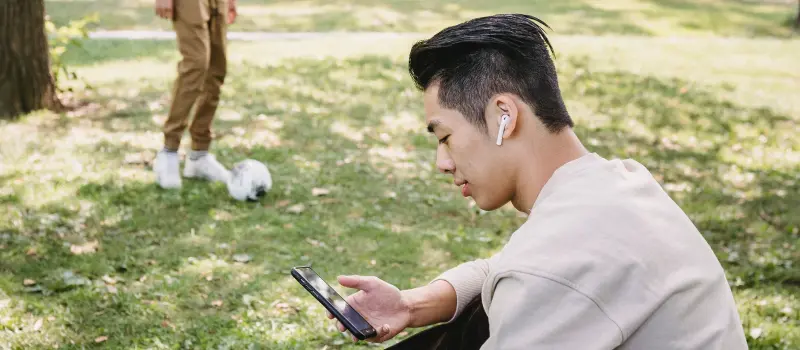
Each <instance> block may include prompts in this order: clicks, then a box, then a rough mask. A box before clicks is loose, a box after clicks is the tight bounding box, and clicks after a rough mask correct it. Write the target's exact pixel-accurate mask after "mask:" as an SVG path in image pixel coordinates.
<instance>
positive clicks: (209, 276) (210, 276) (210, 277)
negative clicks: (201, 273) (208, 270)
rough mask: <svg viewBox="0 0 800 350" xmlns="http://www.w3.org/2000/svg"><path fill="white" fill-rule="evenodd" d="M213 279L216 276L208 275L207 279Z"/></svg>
mask: <svg viewBox="0 0 800 350" xmlns="http://www.w3.org/2000/svg"><path fill="white" fill-rule="evenodd" d="M213 279H214V276H212V275H208V276H206V281H211V280H213Z"/></svg>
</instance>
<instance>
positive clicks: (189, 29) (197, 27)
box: [155, 0, 211, 188]
mask: <svg viewBox="0 0 800 350" xmlns="http://www.w3.org/2000/svg"><path fill="white" fill-rule="evenodd" d="M205 3H206V2H205V1H203V0H184V1H179V2H177V4H176V8H175V19H174V20H173V22H172V23H173V28H174V30H175V34H176V37H177V44H178V50H179V51H180V53H181V56H182V59H181V61H180V62H179V63H178V76H177V78H176V79H175V82H174V85H173V89H172V104H171V105H170V108H169V113H168V115H167V120H166V121H165V122H164V125H163V133H164V149H163V150H161V151H160V152H159V153H158V156H157V158H156V167H155V171H156V174H157V178H158V183H159V185H161V187H164V188H178V187H180V186H181V178H180V169H179V168H180V160H179V158H178V153H177V152H178V148H179V147H180V143H181V138H182V136H183V132H184V131H185V130H186V127H187V125H188V120H189V118H190V115H189V114H190V113H191V110H192V107H193V106H194V104H195V102H196V101H197V99H198V97H200V94H201V93H202V90H203V83H204V81H205V77H206V74H207V72H208V68H209V61H210V51H211V50H210V46H211V39H210V36H209V31H208V9H207V8H205Z"/></svg>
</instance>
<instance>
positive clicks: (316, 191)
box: [311, 187, 331, 197]
mask: <svg viewBox="0 0 800 350" xmlns="http://www.w3.org/2000/svg"><path fill="white" fill-rule="evenodd" d="M330 193H331V190H329V189H327V188H319V187H314V188H312V189H311V195H312V196H314V197H319V196H325V195H327V194H330Z"/></svg>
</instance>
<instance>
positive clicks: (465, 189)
mask: <svg viewBox="0 0 800 350" xmlns="http://www.w3.org/2000/svg"><path fill="white" fill-rule="evenodd" d="M461 195H462V196H464V197H469V196H470V195H472V192H470V190H469V183H468V182H465V183H464V184H463V185H461Z"/></svg>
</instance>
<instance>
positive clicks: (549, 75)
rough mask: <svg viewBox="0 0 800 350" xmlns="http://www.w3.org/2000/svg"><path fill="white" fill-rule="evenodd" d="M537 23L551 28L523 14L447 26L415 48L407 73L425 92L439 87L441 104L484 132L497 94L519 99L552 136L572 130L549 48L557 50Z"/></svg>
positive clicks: (410, 56) (480, 19) (418, 43)
mask: <svg viewBox="0 0 800 350" xmlns="http://www.w3.org/2000/svg"><path fill="white" fill-rule="evenodd" d="M534 21H535V22H534ZM536 22H539V23H541V24H543V25H544V26H545V27H547V28H550V27H549V26H548V25H547V23H544V22H543V21H542V20H540V19H538V18H536V17H533V16H529V15H524V14H501V15H494V16H488V17H480V18H476V19H472V20H469V21H467V22H464V23H461V24H458V25H455V26H452V27H449V28H446V29H444V30H442V31H441V32H439V33H437V34H436V35H434V36H433V37H431V38H430V39H427V40H423V41H420V42H417V43H416V44H414V46H413V47H412V48H411V53H410V54H409V60H408V63H409V64H408V66H409V67H408V69H409V73H410V74H411V77H412V78H413V79H414V83H415V84H416V85H417V87H418V88H419V89H421V90H425V89H427V88H428V87H429V86H430V85H431V84H435V83H438V84H439V96H438V97H439V103H441V104H442V106H444V107H446V108H451V109H455V110H457V111H459V112H461V113H462V114H464V116H465V117H466V118H467V120H469V121H470V122H471V123H472V124H473V125H475V126H477V127H478V128H479V129H482V130H484V131H486V130H487V129H486V119H485V116H484V110H485V108H486V103H487V102H488V101H489V99H490V98H491V97H492V96H493V95H495V94H499V93H512V94H515V95H517V96H519V97H520V98H521V99H522V100H523V101H525V102H526V103H527V104H529V105H530V106H531V107H532V108H533V110H534V112H535V113H536V115H537V116H538V117H539V118H540V120H541V121H542V123H543V124H544V125H545V126H546V127H547V128H548V130H550V131H551V132H558V131H560V130H561V129H563V128H564V127H567V126H569V127H572V126H573V122H572V119H571V118H570V116H569V113H567V108H566V107H565V106H564V101H563V100H562V99H561V91H560V89H559V87H558V78H557V76H556V69H555V66H554V64H553V61H552V60H551V58H550V55H549V52H548V50H547V49H548V48H549V49H550V51H553V47H552V45H551V44H550V41H549V40H548V39H547V36H546V34H545V32H544V30H543V29H542V27H540V26H539V25H538V24H537V23H536ZM553 54H554V55H555V52H553Z"/></svg>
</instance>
